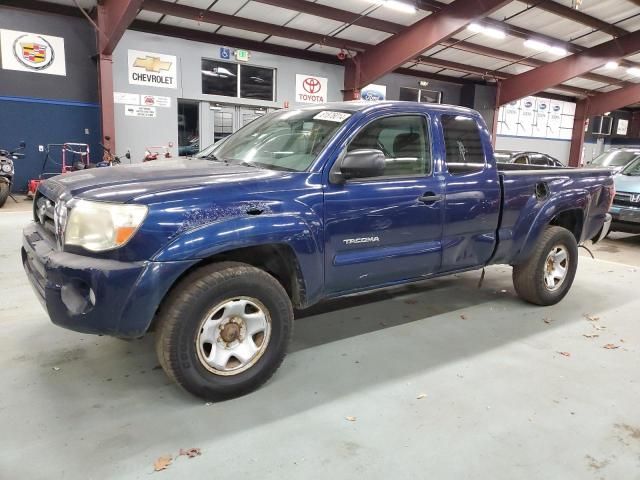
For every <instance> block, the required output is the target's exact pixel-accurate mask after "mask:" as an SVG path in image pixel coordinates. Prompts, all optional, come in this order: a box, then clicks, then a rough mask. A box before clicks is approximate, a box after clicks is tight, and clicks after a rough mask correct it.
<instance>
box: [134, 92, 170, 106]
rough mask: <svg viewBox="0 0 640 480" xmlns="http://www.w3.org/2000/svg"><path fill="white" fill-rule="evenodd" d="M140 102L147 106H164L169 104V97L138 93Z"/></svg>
mask: <svg viewBox="0 0 640 480" xmlns="http://www.w3.org/2000/svg"><path fill="white" fill-rule="evenodd" d="M140 100H141V101H140V104H141V105H146V106H148V107H165V108H168V107H170V106H171V97H161V96H158V95H140Z"/></svg>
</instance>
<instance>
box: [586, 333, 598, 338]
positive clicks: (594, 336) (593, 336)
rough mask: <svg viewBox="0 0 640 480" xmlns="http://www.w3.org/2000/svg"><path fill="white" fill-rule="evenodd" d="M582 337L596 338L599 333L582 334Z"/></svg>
mask: <svg viewBox="0 0 640 480" xmlns="http://www.w3.org/2000/svg"><path fill="white" fill-rule="evenodd" d="M582 336H583V337H584V338H598V337H599V336H600V335H598V334H597V333H594V334H593V335H586V334H583V335H582Z"/></svg>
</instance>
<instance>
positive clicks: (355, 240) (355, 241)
mask: <svg viewBox="0 0 640 480" xmlns="http://www.w3.org/2000/svg"><path fill="white" fill-rule="evenodd" d="M379 241H380V237H360V238H345V239H344V240H343V242H344V243H345V244H346V245H354V244H358V243H375V242H379Z"/></svg>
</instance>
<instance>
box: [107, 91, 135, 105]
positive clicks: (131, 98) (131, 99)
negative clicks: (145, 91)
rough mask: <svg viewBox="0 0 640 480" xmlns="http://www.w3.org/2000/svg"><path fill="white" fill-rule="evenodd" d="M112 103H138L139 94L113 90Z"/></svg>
mask: <svg viewBox="0 0 640 480" xmlns="http://www.w3.org/2000/svg"><path fill="white" fill-rule="evenodd" d="M113 103H124V104H125V105H140V95H138V94H137V93H125V92H113Z"/></svg>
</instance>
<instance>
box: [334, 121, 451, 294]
mask: <svg viewBox="0 0 640 480" xmlns="http://www.w3.org/2000/svg"><path fill="white" fill-rule="evenodd" d="M429 131H430V130H429V128H428V118H427V116H425V115H422V114H402V115H391V116H384V117H378V118H377V119H374V120H372V121H370V122H369V123H368V124H366V125H365V126H363V127H362V128H361V129H360V130H359V131H358V132H356V134H355V135H354V136H352V140H350V142H349V143H348V144H346V145H345V146H344V149H343V152H345V151H346V152H348V151H353V150H358V149H377V150H381V151H382V152H383V153H384V156H385V171H384V174H383V176H377V177H370V178H354V179H350V180H347V181H346V182H345V183H341V184H332V183H330V182H329V184H328V186H327V188H326V190H325V197H324V198H325V204H324V205H325V207H324V208H325V286H326V290H327V293H329V294H330V293H335V292H345V291H350V290H359V289H366V288H369V287H372V286H381V285H384V284H389V283H393V282H398V281H400V280H404V279H411V278H417V277H420V276H423V275H425V274H428V273H434V272H437V271H438V269H439V268H440V256H441V243H440V239H441V234H442V203H443V201H442V199H443V193H444V192H443V183H442V180H441V179H438V178H436V176H434V162H433V159H432V155H431V141H430V135H429ZM337 161H338V162H339V161H340V157H338V160H337ZM334 168H335V167H334Z"/></svg>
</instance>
